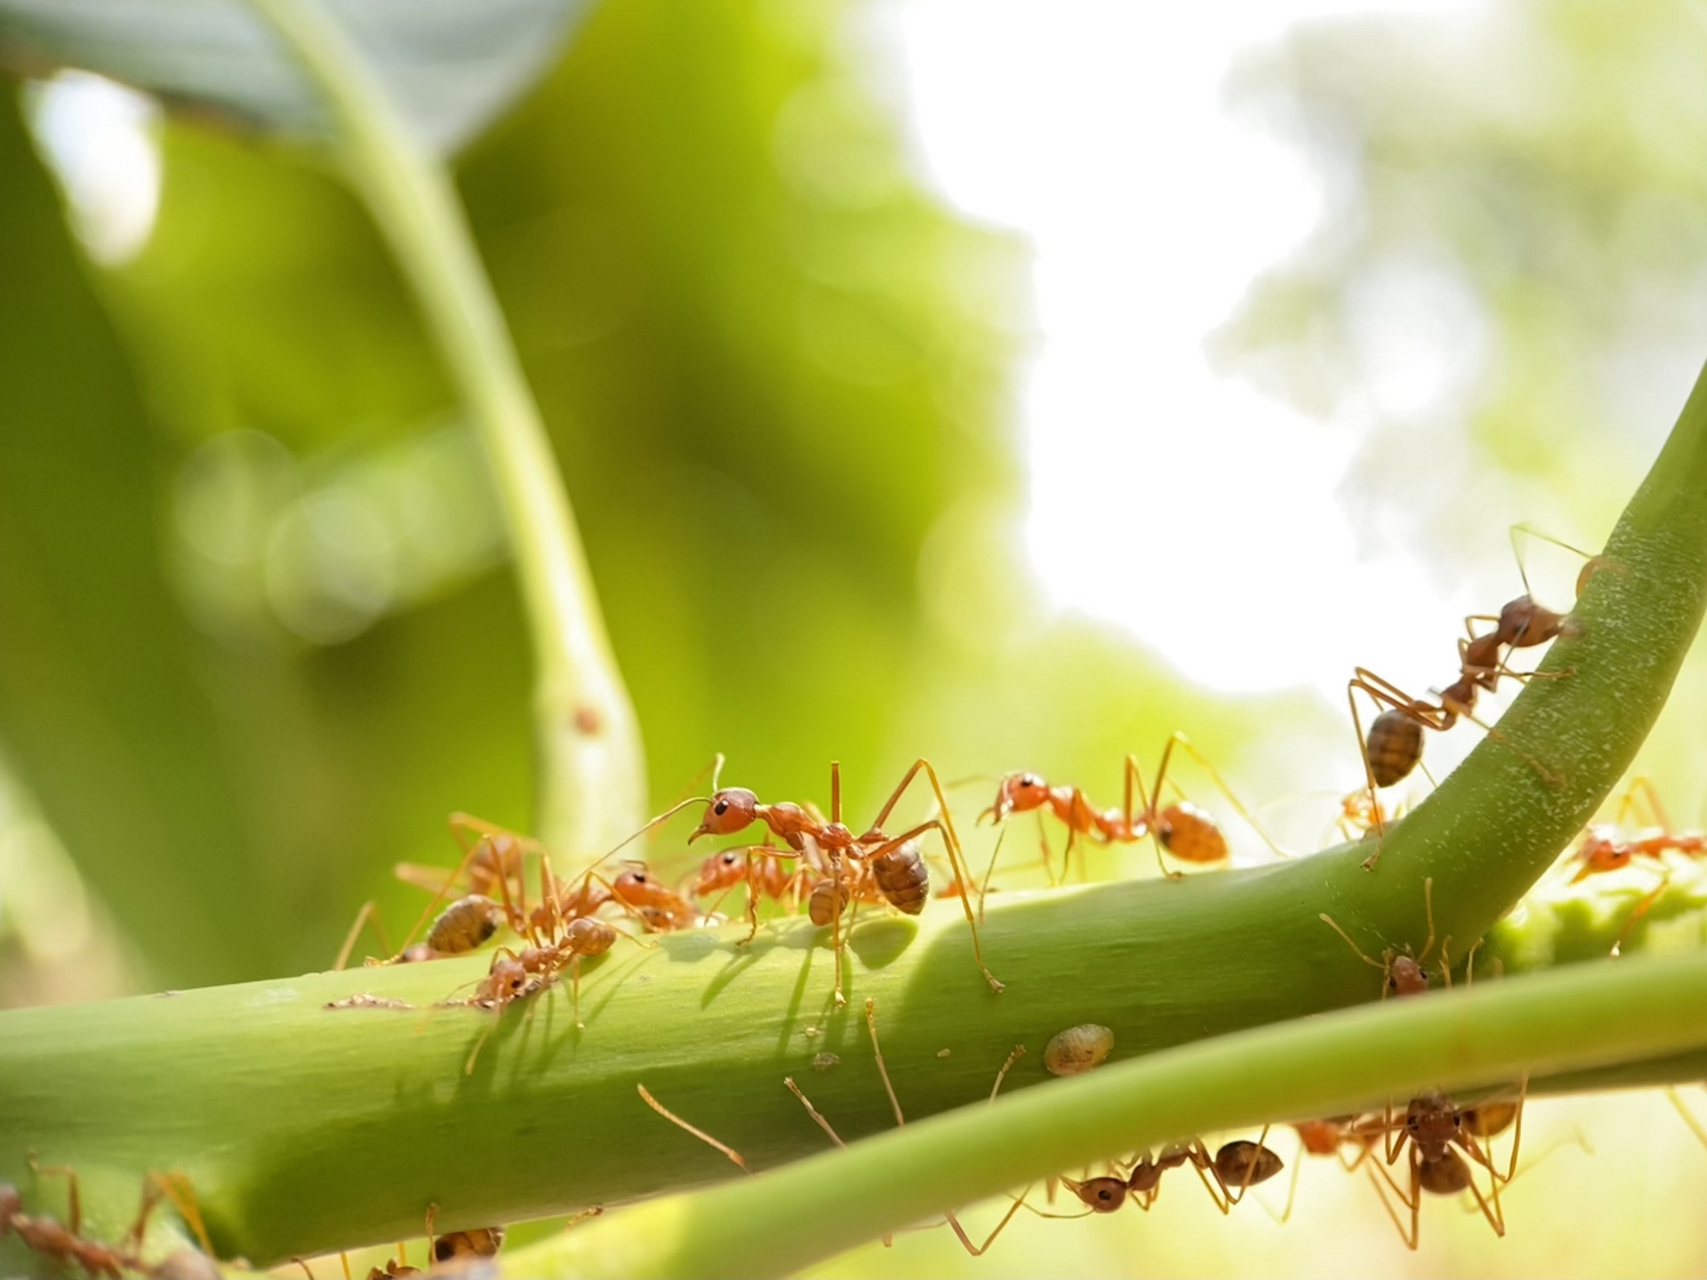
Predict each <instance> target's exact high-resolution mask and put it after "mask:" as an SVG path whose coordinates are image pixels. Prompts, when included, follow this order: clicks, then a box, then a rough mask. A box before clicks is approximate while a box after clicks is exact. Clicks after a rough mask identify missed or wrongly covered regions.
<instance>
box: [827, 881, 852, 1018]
mask: <svg viewBox="0 0 1707 1280" xmlns="http://www.w3.org/2000/svg"><path fill="white" fill-rule="evenodd" d="M829 855H830V880H831V883H832V884H833V885H834V886H835V887H834V889H833V891H832V896H831V898H830V906H831V908H832V910H833V911H834V913H835V914H834V918H833V919H831V921H830V960H831V962H832V963H833V964H834V966H835V970H836V983H835V989H834V990H833V991H832V992H831V997H832V998H833V999H834V1000H835V1003H836V1008H838V1009H840V1008H842V1007H843V1006H844V1005H846V1004H847V1002H848V998H847V997H846V996H845V995H843V994H842V909H843V907H844V906H845V905H846V902H845V900H844V899H843V897H842V891H843V883H842V855H841V854H840V853H839V852H838V851H837V850H835V849H831V850H830V851H829Z"/></svg>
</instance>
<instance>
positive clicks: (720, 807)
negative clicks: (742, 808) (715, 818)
mask: <svg viewBox="0 0 1707 1280" xmlns="http://www.w3.org/2000/svg"><path fill="white" fill-rule="evenodd" d="M711 811H712V812H713V813H716V814H723V813H727V812H728V811H729V802H728V801H727V800H719V801H718V802H717V804H716V806H715V807H714V808H713V809H712V810H711Z"/></svg>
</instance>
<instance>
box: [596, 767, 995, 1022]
mask: <svg viewBox="0 0 1707 1280" xmlns="http://www.w3.org/2000/svg"><path fill="white" fill-rule="evenodd" d="M721 769H722V758H721V757H719V758H718V761H717V768H716V770H715V771H714V773H713V776H712V794H711V796H710V797H700V796H695V797H690V798H689V799H687V800H683V801H681V802H680V803H678V804H676V805H673V806H671V807H670V808H669V809H666V810H665V811H664V812H663V813H661V814H659V815H658V816H657V817H655V818H653V819H652V820H651V821H650V822H648V823H647V824H646V825H645V826H644V827H642V828H641V829H640V831H638V832H636V833H635V835H634V836H630V837H628V839H629V840H632V839H634V838H635V836H638V835H639V834H640V833H641V832H644V831H647V830H650V829H651V828H653V827H655V826H656V825H657V824H658V823H660V822H662V821H664V820H665V819H666V818H668V817H669V816H670V815H671V814H673V813H676V812H677V811H678V810H680V809H683V808H686V807H687V806H688V805H690V804H704V805H705V812H704V814H703V815H702V816H701V818H700V823H699V825H698V826H697V827H695V828H694V830H693V833H692V834H691V835H689V836H688V842H689V843H690V844H691V843H692V842H693V841H695V840H697V839H699V838H700V837H701V836H707V835H712V836H723V835H734V834H736V833H737V832H740V831H744V830H746V828H748V827H750V826H751V825H752V824H753V823H755V822H760V823H763V824H764V825H765V826H766V827H767V828H769V830H770V832H771V834H773V835H775V836H779V837H780V838H781V839H782V841H783V843H784V844H786V845H787V846H788V847H789V849H790V850H792V851H793V853H794V854H795V855H796V856H801V855H804V856H805V857H807V858H809V859H814V860H815V859H816V858H820V857H821V858H823V859H824V860H825V863H826V864H827V867H828V874H827V875H826V877H825V879H824V880H821V881H819V883H818V884H817V885H815V886H814V889H813V898H814V899H815V900H816V901H817V903H818V907H819V909H818V912H817V914H816V915H815V916H814V923H827V924H829V925H830V926H831V927H832V928H833V929H834V931H835V932H834V936H833V939H832V943H831V946H832V949H833V951H834V953H835V956H836V982H835V1002H836V1004H837V1005H838V1006H839V1005H842V1004H845V1003H847V1001H846V999H845V997H844V996H843V995H842V962H841V957H842V950H843V948H842V929H841V919H842V912H843V911H844V910H846V907H847V904H848V903H849V902H851V901H853V900H854V897H855V894H856V893H857V891H858V889H859V884H860V881H862V880H863V879H864V877H866V876H868V875H869V876H870V877H871V878H872V879H873V881H874V882H875V885H876V889H877V891H878V892H879V893H880V894H881V895H882V897H883V898H884V900H885V901H887V902H888V903H890V905H892V906H894V907H896V908H897V909H898V910H900V911H903V912H906V913H907V914H908V915H917V914H918V913H919V912H921V911H922V910H924V904H925V899H926V897H927V896H928V886H929V871H928V869H927V868H926V866H925V863H924V860H923V858H922V857H920V856H919V853H918V850H917V848H916V846H913V845H912V842H913V841H915V840H916V839H917V838H918V837H920V836H922V835H924V834H925V833H926V832H928V831H935V832H936V833H937V834H938V835H939V836H940V837H941V838H942V842H943V845H944V847H945V848H946V849H947V850H948V857H949V862H950V864H951V865H952V867H953V869H954V876H955V878H956V879H957V880H958V881H959V882H960V883H962V884H968V883H970V880H971V878H970V876H969V875H967V873H966V871H965V862H964V859H963V857H962V856H961V851H960V837H959V836H958V835H956V834H955V830H954V819H953V817H952V816H951V815H950V813H949V809H948V802H947V800H946V799H945V798H944V796H943V792H942V784H941V782H940V781H939V780H938V779H937V775H936V770H935V768H933V767H932V765H931V763H930V761H928V760H925V759H923V758H922V757H921V758H920V759H918V760H916V761H914V762H913V765H912V767H911V768H909V769H908V770H907V772H906V774H905V775H904V776H903V777H902V779H901V781H900V783H899V785H897V786H896V788H895V790H894V791H892V792H891V793H890V795H889V799H888V800H887V801H886V802H885V803H884V805H883V808H882V809H881V810H879V812H878V815H877V818H876V820H875V821H874V822H873V823H872V824H871V826H870V827H869V828H868V829H867V830H866V831H865V833H864V834H863V835H859V836H856V835H854V833H853V831H852V830H851V829H849V828H848V827H846V826H844V825H843V823H842V820H841V813H842V774H841V765H840V764H839V763H838V762H836V761H831V763H830V820H829V821H828V822H826V821H824V819H823V818H822V817H820V816H819V815H818V814H817V813H815V812H814V811H812V810H810V809H808V808H803V807H802V806H800V805H797V804H792V803H790V802H787V801H780V802H777V803H775V804H765V803H762V802H760V800H759V798H758V796H757V795H756V794H755V793H754V792H752V791H750V790H748V789H747V788H745V787H724V788H721V789H719V788H718V787H717V774H718V773H720V772H721ZM921 770H923V771H924V773H925V775H926V777H927V778H928V779H929V780H930V784H931V789H932V791H933V792H935V794H936V800H937V806H938V809H939V811H940V812H941V814H942V816H941V817H940V818H930V819H927V820H926V821H924V822H921V823H919V824H918V825H916V826H914V827H912V828H910V829H908V830H906V831H903V832H901V833H900V834H899V835H894V836H892V835H890V834H888V833H887V832H886V831H884V830H883V824H884V823H885V822H886V821H888V819H889V815H890V813H891V812H892V811H893V810H894V808H895V806H896V804H897V803H898V802H899V801H900V799H901V796H902V795H903V794H904V793H905V792H906V790H907V788H908V787H909V786H910V785H911V784H912V782H913V779H914V778H916V777H917V776H918V775H919V772H920V771H921ZM627 843H628V841H627V840H625V841H623V844H627ZM621 848H622V845H618V846H617V849H621ZM611 852H612V853H615V852H616V850H612V851H611ZM605 856H606V857H607V858H608V857H610V856H611V854H606V855H605ZM777 856H782V851H781V850H778V851H777ZM844 862H848V863H854V864H857V870H856V871H854V872H853V873H852V874H851V875H850V874H849V872H848V871H847V870H844V867H843V863H844ZM961 905H962V906H963V907H964V909H965V912H966V924H967V927H968V928H969V929H970V930H971V933H972V956H973V960H974V962H975V963H976V964H977V966H978V970H979V972H980V973H982V974H983V975H984V978H985V980H986V981H987V982H989V984H990V989H991V990H992V991H996V992H1000V991H1001V990H1002V984H1001V983H1000V982H998V981H997V980H996V976H995V974H993V973H991V972H990V970H989V968H988V966H986V965H985V963H984V953H983V948H982V946H981V945H980V943H979V939H978V922H977V920H976V919H975V918H974V917H973V914H972V904H971V902H970V901H968V900H967V899H966V898H965V897H964V896H963V897H962V899H961ZM825 916H828V917H829V918H828V920H824V919H823V917H825Z"/></svg>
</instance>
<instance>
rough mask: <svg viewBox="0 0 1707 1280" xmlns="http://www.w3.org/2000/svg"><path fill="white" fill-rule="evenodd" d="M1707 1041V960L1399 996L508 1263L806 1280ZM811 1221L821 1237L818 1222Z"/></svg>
mask: <svg viewBox="0 0 1707 1280" xmlns="http://www.w3.org/2000/svg"><path fill="white" fill-rule="evenodd" d="M1703 1046H1707V956H1703V955H1693V956H1684V957H1666V958H1653V959H1645V960H1641V961H1632V962H1630V963H1627V964H1621V965H1610V964H1606V965H1593V966H1588V965H1585V966H1581V967H1578V968H1573V969H1570V970H1566V971H1564V972H1560V973H1554V974H1542V975H1536V976H1533V977H1525V978H1519V979H1514V980H1512V981H1509V982H1503V983H1494V984H1490V985H1485V986H1482V987H1478V988H1475V989H1473V990H1462V989H1461V990H1459V991H1456V992H1450V993H1448V992H1437V993H1434V994H1432V995H1429V996H1426V997H1421V998H1417V999H1410V1000H1402V1001H1399V1000H1394V1001H1388V1002H1385V1003H1384V1004H1383V1005H1381V1006H1379V1007H1374V1008H1365V1009H1358V1010H1348V1011H1344V1012H1341V1013H1338V1014H1331V1015H1328V1016H1325V1017H1323V1018H1320V1019H1312V1020H1307V1021H1298V1022H1291V1023H1287V1024H1284V1025H1281V1026H1274V1027H1266V1028H1262V1029H1260V1030H1255V1031H1249V1032H1244V1033H1241V1034H1238V1035H1231V1036H1224V1037H1220V1038H1217V1039H1213V1040H1207V1041H1203V1042H1200V1043H1198V1044H1194V1045H1188V1046H1184V1047H1181V1048H1178V1049H1172V1050H1168V1051H1166V1052H1163V1053H1158V1054H1154V1055H1152V1056H1150V1057H1148V1058H1145V1059H1143V1060H1141V1061H1137V1062H1128V1063H1123V1064H1121V1065H1119V1066H1116V1067H1103V1068H1100V1069H1098V1070H1097V1071H1094V1072H1092V1073H1090V1074H1088V1075H1085V1076H1080V1077H1078V1078H1076V1079H1071V1080H1063V1081H1060V1082H1058V1083H1056V1084H1053V1085H1051V1086H1050V1087H1049V1088H1047V1089H1038V1090H1033V1091H1032V1092H1030V1093H1027V1094H1025V1095H1023V1096H1019V1097H1014V1098H1011V1099H1006V1100H1003V1101H1002V1102H1000V1103H999V1104H998V1106H997V1107H996V1108H995V1109H992V1110H987V1109H985V1108H983V1107H967V1108H964V1109H962V1110H960V1111H958V1112H956V1113H954V1114H952V1115H946V1116H939V1117H936V1118H935V1119H931V1120H926V1121H924V1122H922V1123H919V1124H913V1125H909V1126H907V1127H906V1128H905V1129H899V1130H894V1131H891V1132H889V1133H886V1134H882V1135H879V1136H876V1137H873V1138H871V1139H869V1140H867V1141H864V1142H860V1143H858V1144H856V1145H855V1146H853V1147H851V1148H850V1149H849V1150H847V1151H845V1152H832V1153H828V1154H825V1155H821V1156H818V1157H815V1158H813V1159H810V1160H805V1161H801V1162H798V1163H796V1164H793V1165H790V1166H789V1168H788V1169H787V1170H786V1171H779V1172H777V1173H774V1174H768V1175H764V1176H761V1177H757V1178H753V1179H750V1180H742V1181H739V1182H736V1183H734V1184H732V1185H729V1186H725V1187H719V1188H716V1189H713V1190H709V1191H703V1192H699V1193H696V1194H691V1195H675V1196H669V1197H666V1198H663V1199H660V1200H654V1201H650V1202H648V1203H646V1204H643V1205H637V1206H635V1207H633V1208H631V1209H627V1210H623V1211H620V1212H618V1213H616V1214H610V1215H607V1216H606V1217H605V1218H602V1219H600V1220H598V1221H595V1222H592V1223H589V1224H586V1225H584V1226H581V1227H578V1228H575V1229H573V1230H570V1231H568V1232H565V1233H563V1234H561V1235H559V1236H558V1237H556V1238H554V1239H552V1240H549V1241H546V1242H544V1243H542V1244H540V1245H537V1246H535V1247H533V1248H530V1249H524V1250H519V1251H517V1252H514V1253H512V1254H509V1255H505V1256H502V1257H500V1259H499V1269H500V1274H502V1275H511V1276H764V1275H786V1274H788V1273H790V1272H793V1271H797V1270H799V1269H800V1268H802V1267H805V1266H808V1265H810V1264H811V1263H813V1262H817V1261H819V1260H821V1259H823V1258H826V1257H830V1256H833V1255H834V1254H836V1253H839V1252H841V1251H842V1250H844V1249H847V1248H851V1247H852V1246H853V1245H856V1244H859V1243H861V1242H863V1241H866V1240H870V1239H873V1238H875V1237H876V1236H878V1235H881V1234H883V1233H885V1232H892V1231H896V1230H899V1229H900V1228H902V1227H905V1226H907V1225H909V1224H912V1223H916V1222H920V1221H928V1220H929V1219H931V1218H933V1217H936V1216H938V1215H940V1214H942V1213H943V1212H945V1211H948V1210H952V1209H955V1208H958V1207H960V1206H962V1205H965V1204H968V1203H970V1202H972V1201H974V1200H979V1199H983V1198H985V1197H987V1196H992V1195H998V1194H1000V1193H1001V1192H1003V1191H1005V1190H1009V1189H1017V1188H1020V1187H1023V1186H1025V1185H1026V1184H1027V1183H1029V1182H1033V1181H1035V1180H1037V1179H1040V1178H1043V1177H1045V1176H1048V1175H1050V1174H1052V1173H1055V1172H1057V1171H1059V1170H1061V1169H1067V1168H1076V1167H1080V1166H1083V1165H1088V1164H1093V1163H1096V1162H1098V1161H1103V1160H1111V1159H1115V1158H1118V1157H1122V1156H1127V1155H1129V1154H1130V1153H1131V1152H1133V1151H1135V1150H1144V1149H1153V1148H1155V1147H1157V1146H1159V1145H1161V1144H1163V1143H1166V1142H1170V1141H1175V1140H1180V1139H1184V1138H1187V1137H1190V1136H1192V1135H1195V1134H1202V1133H1212V1132H1218V1131H1223V1130H1227V1129H1246V1128H1251V1127H1254V1126H1257V1125H1260V1124H1263V1123H1266V1122H1268V1121H1271V1120H1275V1119H1277V1118H1280V1117H1287V1116H1291V1117H1298V1118H1303V1117H1307V1116H1317V1115H1332V1114H1343V1113H1345V1112H1348V1111H1352V1110H1356V1109H1364V1108H1369V1107H1379V1106H1381V1105H1382V1104H1383V1103H1384V1102H1385V1101H1386V1100H1387V1099H1388V1098H1391V1097H1398V1098H1405V1097H1408V1096H1410V1095H1412V1094H1414V1093H1416V1092H1418V1091H1419V1090H1421V1089H1424V1088H1430V1087H1436V1088H1444V1089H1448V1090H1452V1089H1460V1088H1464V1087H1469V1086H1487V1085H1495V1084H1500V1083H1509V1082H1512V1081H1515V1080H1516V1079H1517V1078H1518V1077H1520V1076H1524V1075H1526V1074H1531V1073H1535V1074H1540V1073H1546V1072H1553V1071H1559V1070H1565V1069H1572V1068H1582V1067H1587V1066H1593V1065H1599V1064H1603V1063H1608V1062H1616V1061H1619V1060H1626V1059H1639V1058H1643V1057H1649V1056H1652V1055H1655V1054H1661V1053H1669V1052H1674V1051H1677V1050H1682V1049H1687V1048H1701V1047H1703ZM805 1083H806V1084H807V1086H808V1088H810V1085H811V1082H810V1081H807V1082H805ZM802 1220H805V1221H809V1222H810V1223H812V1230H810V1231H800V1230H798V1229H797V1227H798V1224H799V1223H800V1222H801V1221H802Z"/></svg>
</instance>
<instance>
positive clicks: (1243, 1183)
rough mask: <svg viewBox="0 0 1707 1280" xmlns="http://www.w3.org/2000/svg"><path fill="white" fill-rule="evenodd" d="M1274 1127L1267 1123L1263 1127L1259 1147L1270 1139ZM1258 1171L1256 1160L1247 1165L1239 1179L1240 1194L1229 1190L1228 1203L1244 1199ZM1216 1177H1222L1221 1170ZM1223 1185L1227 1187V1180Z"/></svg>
mask: <svg viewBox="0 0 1707 1280" xmlns="http://www.w3.org/2000/svg"><path fill="white" fill-rule="evenodd" d="M1272 1127H1273V1126H1271V1125H1266V1124H1265V1125H1264V1126H1263V1127H1262V1132H1261V1133H1259V1134H1258V1135H1257V1146H1258V1147H1262V1145H1263V1143H1265V1142H1267V1141H1268V1131H1269V1129H1270V1128H1272ZM1264 1149H1265V1150H1266V1148H1264ZM1256 1171H1257V1166H1256V1163H1255V1162H1254V1161H1253V1162H1252V1163H1250V1164H1247V1165H1246V1166H1245V1176H1244V1177H1243V1178H1241V1179H1240V1180H1239V1194H1238V1195H1237V1196H1235V1195H1233V1193H1232V1192H1231V1191H1228V1192H1227V1203H1228V1204H1238V1203H1240V1202H1241V1201H1242V1200H1244V1198H1245V1192H1247V1191H1249V1190H1250V1189H1251V1176H1252V1175H1253V1174H1255V1173H1256ZM1216 1177H1217V1179H1219V1178H1220V1172H1219V1170H1217V1172H1216ZM1221 1185H1222V1187H1223V1189H1225V1188H1226V1185H1227V1184H1226V1183H1225V1182H1223V1183H1222V1184H1221ZM1259 1203H1260V1201H1259Z"/></svg>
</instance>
